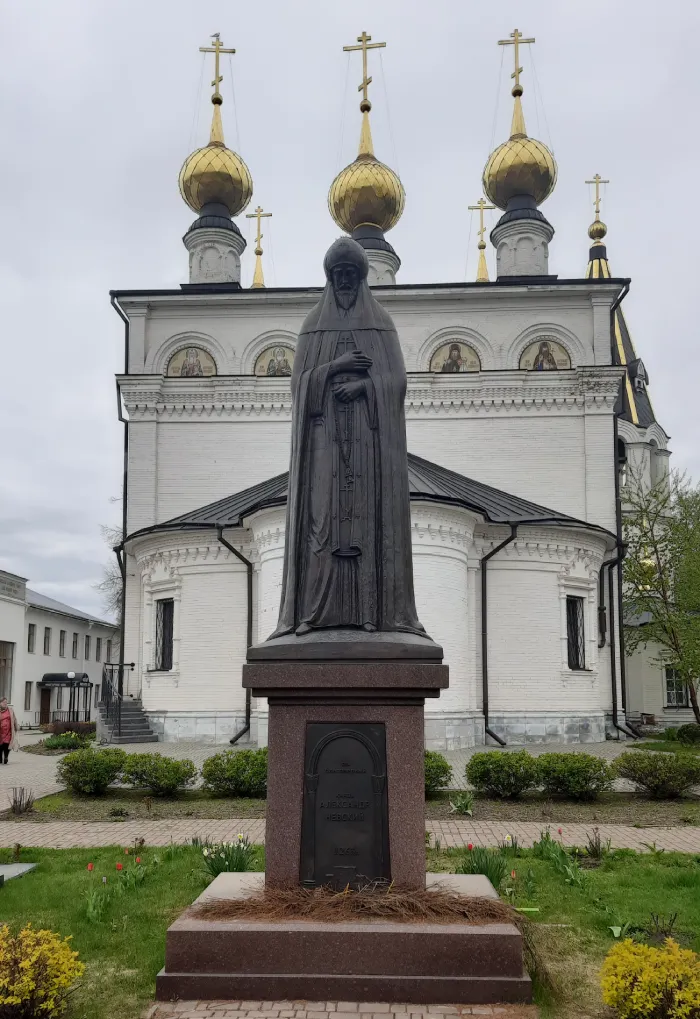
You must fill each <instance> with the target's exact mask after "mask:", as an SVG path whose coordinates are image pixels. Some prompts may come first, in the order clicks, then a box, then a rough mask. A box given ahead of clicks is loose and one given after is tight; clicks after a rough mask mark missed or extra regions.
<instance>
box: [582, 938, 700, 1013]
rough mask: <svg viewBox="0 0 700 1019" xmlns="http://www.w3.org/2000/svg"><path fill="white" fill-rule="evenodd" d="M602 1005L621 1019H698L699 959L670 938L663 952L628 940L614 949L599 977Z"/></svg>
mask: <svg viewBox="0 0 700 1019" xmlns="http://www.w3.org/2000/svg"><path fill="white" fill-rule="evenodd" d="M600 977H601V979H600V983H601V987H602V989H603V1001H604V1002H605V1004H606V1005H611V1006H612V1007H613V1008H615V1009H617V1014H618V1016H619V1017H620V1019H652V1017H653V1019H698V1017H699V1016H700V958H698V956H697V955H696V954H695V952H691V951H690V949H683V948H680V947H679V946H678V945H677V944H676V942H675V941H673V940H672V939H671V938H668V939H667V940H666V943H665V945H664V946H663V947H661V948H655V947H652V946H651V945H640V944H636V943H635V942H634V941H631V940H629V939H627V940H626V941H623V942H621V943H620V944H617V945H614V946H613V947H612V948H611V949H610V951H609V952H608V954H607V957H606V959H605V961H604V962H603V968H602V970H601V974H600Z"/></svg>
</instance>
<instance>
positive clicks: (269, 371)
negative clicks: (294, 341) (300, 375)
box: [253, 344, 294, 375]
mask: <svg viewBox="0 0 700 1019" xmlns="http://www.w3.org/2000/svg"><path fill="white" fill-rule="evenodd" d="M293 364H294V348H293V347H285V346H283V345H281V344H277V346H275V347H267V348H266V349H265V350H263V352H262V354H259V355H258V358H257V360H256V362H255V368H254V369H253V374H254V375H291V374H292V365H293Z"/></svg>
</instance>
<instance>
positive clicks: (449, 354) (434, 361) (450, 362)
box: [430, 340, 481, 372]
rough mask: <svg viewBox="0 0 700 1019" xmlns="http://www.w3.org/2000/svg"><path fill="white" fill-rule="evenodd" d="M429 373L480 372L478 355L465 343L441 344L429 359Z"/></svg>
mask: <svg viewBox="0 0 700 1019" xmlns="http://www.w3.org/2000/svg"><path fill="white" fill-rule="evenodd" d="M430 371H431V372H478V371H481V361H480V360H479V355H478V354H477V352H476V351H475V350H474V348H473V347H470V346H469V345H468V344H466V343H458V342H457V341H456V340H453V341H452V342H451V343H443V345H442V346H441V347H438V349H437V350H436V351H435V353H434V354H433V356H432V357H431V358H430Z"/></svg>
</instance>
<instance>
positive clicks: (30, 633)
mask: <svg viewBox="0 0 700 1019" xmlns="http://www.w3.org/2000/svg"><path fill="white" fill-rule="evenodd" d="M35 647H36V623H30V624H29V629H28V630H27V651H28V652H29V654H30V655H31V654H34V648H35Z"/></svg>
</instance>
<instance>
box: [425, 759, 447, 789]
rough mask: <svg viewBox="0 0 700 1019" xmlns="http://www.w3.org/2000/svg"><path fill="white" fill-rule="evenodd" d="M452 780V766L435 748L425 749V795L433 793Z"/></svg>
mask: <svg viewBox="0 0 700 1019" xmlns="http://www.w3.org/2000/svg"><path fill="white" fill-rule="evenodd" d="M451 781H452V768H451V767H450V765H449V764H448V763H447V761H446V760H445V758H444V757H443V756H442V754H439V753H438V752H437V750H426V751H425V795H426V796H434V795H435V793H436V792H437V791H438V790H439V789H442V788H443V787H444V786H446V785H448V784H449V783H450V782H451Z"/></svg>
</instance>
